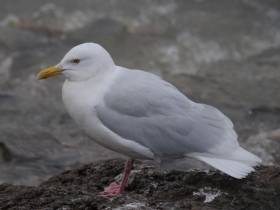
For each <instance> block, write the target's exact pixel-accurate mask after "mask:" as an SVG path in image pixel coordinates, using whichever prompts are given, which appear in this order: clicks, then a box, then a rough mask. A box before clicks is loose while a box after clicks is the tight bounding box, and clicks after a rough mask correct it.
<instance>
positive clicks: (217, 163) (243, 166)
mask: <svg viewBox="0 0 280 210" xmlns="http://www.w3.org/2000/svg"><path fill="white" fill-rule="evenodd" d="M186 156H188V157H191V158H194V159H197V160H200V161H203V162H205V163H207V164H209V165H211V166H213V167H215V168H217V169H219V170H220V171H223V172H224V173H226V174H228V175H230V176H232V177H235V178H237V179H242V178H244V177H246V176H247V175H248V174H249V173H251V172H252V171H255V169H254V168H253V166H256V165H258V163H260V162H262V160H261V159H260V158H259V157H257V156H255V155H253V154H252V153H250V152H248V151H246V150H244V149H243V148H241V147H239V148H238V149H237V150H236V151H235V152H233V153H231V154H227V155H224V156H218V155H214V154H209V153H208V154H207V153H191V154H186Z"/></svg>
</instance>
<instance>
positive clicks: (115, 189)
mask: <svg viewBox="0 0 280 210" xmlns="http://www.w3.org/2000/svg"><path fill="white" fill-rule="evenodd" d="M119 189H120V185H118V184H116V183H111V184H110V185H109V186H108V187H106V188H105V190H104V191H103V192H100V193H99V194H98V196H100V197H104V198H105V197H109V196H117V195H121V194H123V192H120V190H119Z"/></svg>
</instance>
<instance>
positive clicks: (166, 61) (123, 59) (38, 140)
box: [0, 0, 280, 186]
mask: <svg viewBox="0 0 280 210" xmlns="http://www.w3.org/2000/svg"><path fill="white" fill-rule="evenodd" d="M0 3H1V9H0V122H1V123H0V183H10V184H21V185H22V184H23V185H29V186H37V185H39V184H40V183H41V182H42V181H44V180H46V179H48V178H49V177H50V176H52V175H54V174H56V173H58V172H61V171H63V170H65V169H70V168H73V167H76V166H78V165H81V164H83V163H89V162H92V161H101V160H106V159H112V158H116V157H119V155H118V154H116V153H114V152H111V151H108V150H106V149H104V148H102V147H100V146H99V145H97V144H95V143H94V142H93V141H91V140H89V139H88V138H87V137H86V136H85V135H84V134H83V133H82V131H81V130H80V129H79V128H78V127H77V126H76V125H75V123H74V122H73V120H72V119H71V117H70V116H69V115H68V113H67V112H66V110H65V108H64V106H63V104H62V100H61V88H62V85H63V82H64V78H61V77H56V78H50V79H48V80H47V81H37V80H36V75H37V73H38V72H39V71H40V70H41V69H43V68H45V67H48V66H51V65H55V64H56V63H58V62H59V61H60V60H61V59H62V57H63V56H64V55H65V53H66V52H67V51H68V50H69V49H71V48H72V47H73V46H75V45H77V44H80V43H84V42H96V43H99V44H101V45H102V46H103V47H105V48H106V49H107V50H108V52H109V53H110V54H111V55H112V57H113V59H114V61H115V63H116V64H117V65H120V66H125V67H128V68H137V69H143V70H145V71H149V72H152V73H155V74H157V75H159V76H161V77H163V78H164V79H165V80H167V81H169V82H171V83H172V84H173V85H175V86H176V87H177V88H178V89H179V90H180V91H182V92H183V93H184V94H185V95H186V96H188V97H189V98H190V99H192V100H194V101H195V102H200V103H206V104H210V105H213V106H215V107H217V108H219V109H220V110H221V111H222V112H223V113H225V114H226V115H227V116H228V117H229V118H230V119H231V120H232V121H233V123H234V125H235V129H236V131H237V133H238V135H239V142H240V143H241V145H242V146H243V147H244V148H245V149H247V150H249V151H251V152H254V153H255V154H256V155H258V156H260V157H261V158H262V159H263V160H264V162H263V163H264V164H269V165H279V164H280V162H279V161H280V158H279V153H278V152H277V148H280V142H279V140H277V138H275V135H271V132H273V131H277V130H278V129H279V128H280V114H279V109H280V107H279V104H280V95H279V89H280V86H279V84H280V80H279V78H280V25H279V22H280V4H279V1H277V0H267V1H262V0H238V1H230V0H227V1H224V0H220V1H203V0H193V1H168V0H166V1H165V0H153V1H149V0H147V1H140V2H136V1H135V2H132V1H129V0H118V1H116V0H108V1H88V0H80V1H72V0H61V1H48V2H46V1H43V0H26V1H24V2H23V1H20V0H15V1H8V2H7V1H3V0H0ZM26 5H28V7H27V6H26ZM179 165H180V169H182V170H187V169H189V168H192V167H203V168H206V167H207V166H206V165H203V164H201V163H199V162H195V161H187V162H182V163H180V164H179ZM165 167H166V168H170V166H165Z"/></svg>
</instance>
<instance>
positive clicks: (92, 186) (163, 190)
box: [0, 160, 280, 210]
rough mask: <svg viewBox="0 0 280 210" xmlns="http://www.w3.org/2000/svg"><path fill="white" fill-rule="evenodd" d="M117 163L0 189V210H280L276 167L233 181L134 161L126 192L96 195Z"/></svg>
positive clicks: (118, 169) (115, 173)
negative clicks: (32, 184) (109, 195)
mask: <svg viewBox="0 0 280 210" xmlns="http://www.w3.org/2000/svg"><path fill="white" fill-rule="evenodd" d="M123 165H124V161H123V160H111V161H106V162H103V163H91V164H86V165H83V166H81V167H78V168H76V169H72V170H67V171H64V172H62V173H60V174H58V175H55V176H53V177H51V178H50V179H49V180H48V181H45V182H43V183H42V184H41V185H40V186H38V187H29V186H17V185H11V184H1V185H0V209H2V210H7V209H11V210H12V209H17V210H18V209H60V210H62V209H63V210H70V209H116V210H117V209H118V210H125V209H150V210H152V209H200V210H201V209H202V210H203V209H205V210H206V209H207V210H211V209H213V210H214V209H227V210H230V209H280V199H279V197H280V168H279V167H274V166H259V167H257V168H256V172H254V173H251V174H250V175H249V176H248V177H247V178H246V179H242V180H238V179H234V178H232V177H230V176H228V175H225V174H223V173H221V172H219V171H205V170H204V171H203V170H198V169H193V170H190V171H187V172H181V171H176V170H173V171H170V172H167V171H165V170H163V169H160V168H156V167H152V166H148V165H145V164H142V163H140V162H136V164H135V166H134V168H133V170H132V173H131V175H130V178H129V186H128V187H127V188H126V193H125V194H124V195H121V196H117V197H112V198H101V197H98V196H97V193H98V192H100V191H102V190H103V189H104V187H106V186H107V185H108V184H109V183H110V182H112V181H117V182H118V181H119V180H120V178H121V174H122V170H123Z"/></svg>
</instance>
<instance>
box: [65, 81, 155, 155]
mask: <svg viewBox="0 0 280 210" xmlns="http://www.w3.org/2000/svg"><path fill="white" fill-rule="evenodd" d="M77 85H78V84H75V83H73V84H72V82H71V83H70V82H67V81H66V82H65V83H64V86H63V90H62V97H63V102H64V105H65V107H66V109H67V111H68V113H69V114H70V115H71V117H72V118H73V119H74V120H75V121H76V123H77V124H78V126H79V127H80V128H81V129H82V130H83V131H84V132H85V134H86V135H87V136H88V137H89V138H90V139H92V140H93V141H95V142H96V143H98V144H99V145H101V146H103V147H105V148H107V149H109V150H112V151H115V152H117V153H120V154H123V155H125V156H127V157H130V158H135V159H153V158H154V154H153V153H152V152H150V150H149V149H148V148H146V147H143V146H141V145H139V144H138V143H135V142H133V141H130V140H126V139H122V138H121V137H120V136H118V135H116V134H115V133H113V132H112V131H111V130H109V129H108V128H107V127H105V126H104V125H103V124H102V123H101V122H100V120H99V118H98V117H97V115H96V110H95V106H99V105H102V103H103V95H102V91H100V92H98V90H96V91H95V92H93V91H90V90H92V88H91V89H90V88H86V87H83V88H80V87H78V86H77ZM79 90H83V91H79Z"/></svg>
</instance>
